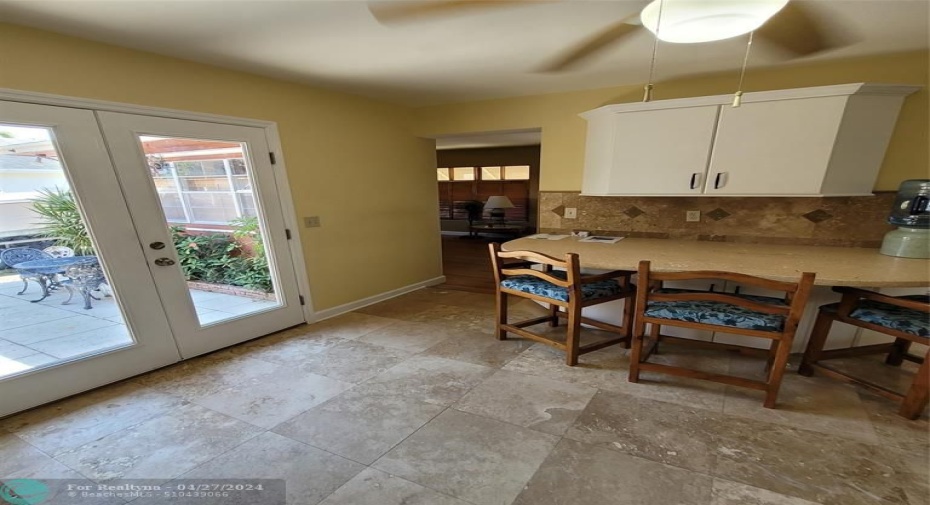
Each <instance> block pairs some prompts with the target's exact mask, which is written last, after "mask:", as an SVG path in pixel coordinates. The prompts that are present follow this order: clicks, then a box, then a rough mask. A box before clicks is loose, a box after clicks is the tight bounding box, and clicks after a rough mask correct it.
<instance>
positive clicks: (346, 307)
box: [310, 275, 446, 323]
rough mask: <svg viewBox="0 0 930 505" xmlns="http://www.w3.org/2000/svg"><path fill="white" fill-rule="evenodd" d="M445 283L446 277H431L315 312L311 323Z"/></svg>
mask: <svg viewBox="0 0 930 505" xmlns="http://www.w3.org/2000/svg"><path fill="white" fill-rule="evenodd" d="M444 282H446V276H445V275H440V276H439V277H433V278H432V279H427V280H425V281H422V282H418V283H416V284H410V285H409V286H404V287H402V288H397V289H392V290H391V291H385V292H384V293H381V294H378V295H374V296H369V297H368V298H362V299H361V300H356V301H354V302H349V303H345V304H342V305H337V306H335V307H331V308H328V309H323V310H320V311H317V312H315V313H314V314H313V320H312V321H310V322H311V323H315V322H318V321H322V320H324V319H329V318H332V317H336V316H338V315H341V314H345V313H346V312H352V311H353V310H358V309H360V308H362V307H367V306H369V305H374V304H376V303H378V302H383V301H385V300H389V299H391V298H394V297H397V296H400V295H403V294H406V293H409V292H411V291H416V290H418V289H422V288H427V287H430V286H435V285H437V284H442V283H444Z"/></svg>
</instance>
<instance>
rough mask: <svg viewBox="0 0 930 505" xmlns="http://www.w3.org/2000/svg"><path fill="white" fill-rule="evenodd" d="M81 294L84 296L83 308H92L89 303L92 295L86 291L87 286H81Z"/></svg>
mask: <svg viewBox="0 0 930 505" xmlns="http://www.w3.org/2000/svg"><path fill="white" fill-rule="evenodd" d="M81 296H83V297H84V310H90V309H92V308H93V307H92V306H91V304H90V300H91V299H92V298H93V296H91V295H90V291H88V290H87V288H81Z"/></svg>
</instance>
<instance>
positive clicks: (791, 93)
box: [579, 82, 921, 119]
mask: <svg viewBox="0 0 930 505" xmlns="http://www.w3.org/2000/svg"><path fill="white" fill-rule="evenodd" d="M920 89H921V87H920V86H914V85H910V84H880V83H867V82H857V83H850V84H836V85H832V86H815V87H809V88H791V89H778V90H772V91H753V92H751V93H745V94H743V100H742V101H743V103H754V102H772V101H776V100H797V99H799V98H822V97H827V96H850V95H896V96H902V97H904V96H907V95H910V94H912V93H915V92H917V91H919V90H920ZM732 103H733V94H732V93H730V94H727V95H712V96H697V97H690V98H673V99H669V100H656V101H653V102H630V103H617V104H610V105H604V106H602V107H598V108H596V109H592V110H589V111H586V112H582V113H581V114H579V116H581V117H583V118H585V119H590V118H591V117H596V116H600V115H602V114H612V113H617V112H638V111H646V110H661V109H680V108H684V107H702V106H706V105H728V104H732Z"/></svg>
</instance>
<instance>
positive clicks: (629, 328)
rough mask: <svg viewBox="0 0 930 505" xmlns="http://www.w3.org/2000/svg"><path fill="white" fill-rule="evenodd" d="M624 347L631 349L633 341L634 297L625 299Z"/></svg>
mask: <svg viewBox="0 0 930 505" xmlns="http://www.w3.org/2000/svg"><path fill="white" fill-rule="evenodd" d="M623 337H624V338H626V340H625V341H624V342H623V348H624V349H629V348H630V345H631V344H632V341H633V297H629V298H626V299H625V300H623Z"/></svg>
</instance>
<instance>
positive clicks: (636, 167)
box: [608, 105, 719, 195]
mask: <svg viewBox="0 0 930 505" xmlns="http://www.w3.org/2000/svg"><path fill="white" fill-rule="evenodd" d="M718 109H719V107H718V106H716V105H713V106H706V107H689V108H685V109H663V110H650V111H640V112H624V113H620V114H617V115H616V117H615V118H614V136H613V143H614V152H613V170H612V172H611V177H610V182H609V189H608V193H609V194H612V195H688V194H700V193H701V191H702V188H703V185H704V177H705V174H706V173H707V162H708V159H709V156H710V149H711V144H712V142H713V137H714V128H715V125H716V122H717V111H718Z"/></svg>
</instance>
